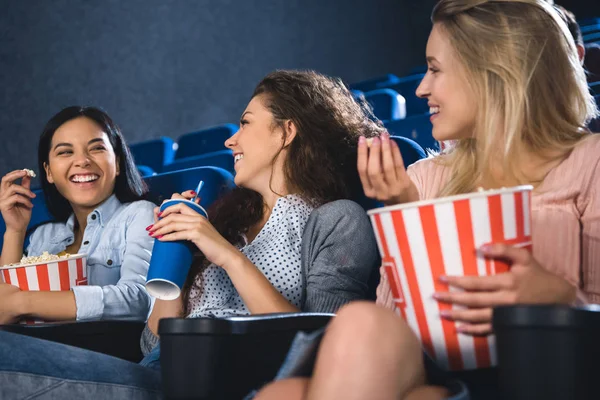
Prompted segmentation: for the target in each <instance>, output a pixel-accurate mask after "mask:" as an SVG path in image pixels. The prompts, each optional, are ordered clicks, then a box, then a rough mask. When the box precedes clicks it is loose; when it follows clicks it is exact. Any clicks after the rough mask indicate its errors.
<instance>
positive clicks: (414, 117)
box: [130, 74, 600, 177]
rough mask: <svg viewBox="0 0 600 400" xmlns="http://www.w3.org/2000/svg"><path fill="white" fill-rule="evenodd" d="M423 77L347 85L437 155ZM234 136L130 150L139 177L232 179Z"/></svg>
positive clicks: (188, 137) (217, 134) (392, 126)
mask: <svg viewBox="0 0 600 400" xmlns="http://www.w3.org/2000/svg"><path fill="white" fill-rule="evenodd" d="M423 76H424V75H423V74H416V75H411V76H407V77H404V78H398V77H397V76H395V75H392V74H388V75H385V76H383V77H380V78H374V79H371V80H368V81H363V82H360V83H357V84H355V85H352V87H353V88H354V89H353V90H352V91H353V94H354V95H355V96H356V97H357V98H358V99H361V100H364V101H367V102H369V104H371V106H372V107H373V111H374V115H375V117H377V118H378V119H380V120H381V121H383V124H384V125H385V127H386V128H387V129H388V131H389V132H390V134H392V135H395V136H401V137H405V138H409V139H411V140H414V141H415V142H417V143H418V144H419V145H420V146H421V147H423V148H424V149H432V150H439V144H438V143H437V141H436V140H435V139H434V138H433V136H432V134H431V129H432V127H431V122H430V121H429V118H430V115H429V109H428V107H427V101H426V100H425V99H419V98H418V97H416V95H415V94H414V92H415V90H416V88H417V86H418V85H419V82H420V81H421V79H423ZM590 91H591V93H592V94H594V95H595V99H596V103H597V104H599V105H600V82H595V83H591V84H590ZM599 128H600V121H599V120H596V121H592V123H591V124H590V129H592V131H594V132H598V130H599ZM236 131H237V126H236V125H234V124H224V125H219V126H215V127H212V128H208V129H203V130H200V131H197V132H191V133H187V134H185V135H182V136H180V137H179V138H178V139H177V141H174V140H173V139H171V138H168V137H161V138H158V139H152V140H148V141H144V142H140V143H135V144H132V145H131V146H130V147H131V151H132V153H133V156H134V158H135V160H136V164H137V165H138V169H139V170H140V172H141V173H142V176H144V177H148V176H152V175H155V174H159V173H165V172H173V171H179V170H183V169H188V168H194V167H202V166H214V167H219V168H223V169H224V170H226V171H229V172H230V173H232V174H235V171H234V169H233V157H232V156H231V151H230V150H227V149H226V148H225V146H224V142H225V140H227V139H228V138H229V137H231V136H232V135H233V134H234V133H235V132H236Z"/></svg>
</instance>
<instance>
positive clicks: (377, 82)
mask: <svg viewBox="0 0 600 400" xmlns="http://www.w3.org/2000/svg"><path fill="white" fill-rule="evenodd" d="M399 80H400V78H398V77H397V76H396V75H394V74H386V75H383V76H378V77H375V78H371V79H367V80H364V81H360V82H356V83H354V84H352V85H350V87H351V88H352V89H355V90H359V91H361V92H369V91H371V90H375V89H381V88H386V87H388V86H391V85H393V84H395V83H397V82H398V81H399Z"/></svg>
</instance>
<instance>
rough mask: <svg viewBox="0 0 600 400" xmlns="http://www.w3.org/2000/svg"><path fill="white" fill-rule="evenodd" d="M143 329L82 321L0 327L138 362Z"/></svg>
mask: <svg viewBox="0 0 600 400" xmlns="http://www.w3.org/2000/svg"><path fill="white" fill-rule="evenodd" d="M144 325H145V323H144V322H141V321H83V322H55V323H44V324H35V325H20V324H14V325H0V330H4V331H7V332H12V333H18V334H21V335H26V336H32V337H36V338H38V339H44V340H49V341H51V342H58V343H62V344H66V345H69V346H75V347H79V348H82V349H87V350H91V351H96V352H99V353H103V354H108V355H111V356H114V357H118V358H122V359H125V360H128V361H132V362H139V361H140V360H141V359H142V352H141V349H140V337H141V334H142V330H143V329H144Z"/></svg>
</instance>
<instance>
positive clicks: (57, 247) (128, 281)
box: [27, 195, 155, 321]
mask: <svg viewBox="0 0 600 400" xmlns="http://www.w3.org/2000/svg"><path fill="white" fill-rule="evenodd" d="M154 207H155V205H154V204H152V203H150V202H149V201H135V202H132V203H125V204H123V203H121V202H120V201H119V200H118V199H117V198H116V196H115V195H112V196H111V197H109V198H108V199H107V200H106V201H105V202H104V203H102V204H101V205H100V206H99V207H98V208H96V209H95V210H94V211H92V212H91V213H90V215H88V218H87V227H86V228H85V232H84V234H83V241H82V244H81V248H80V249H79V253H80V254H81V253H86V254H87V269H88V271H87V273H88V275H87V276H88V286H76V287H74V288H73V289H72V290H73V293H74V294H75V302H76V305H77V320H91V319H128V320H140V321H145V320H146V319H147V317H148V313H149V311H150V309H151V306H152V301H153V300H152V298H151V297H150V295H148V293H147V292H146V288H145V283H146V275H147V274H148V266H149V263H150V256H151V255H152V246H153V245H154V239H153V238H152V237H150V236H148V232H146V229H145V228H146V227H147V226H148V225H150V224H152V223H154V215H153V209H154ZM74 224H75V216H74V215H71V216H70V217H69V219H68V220H67V222H66V223H62V222H53V223H49V224H46V225H42V226H40V227H39V228H37V229H36V230H35V231H34V232H33V234H32V235H31V238H30V242H29V246H28V247H27V254H28V255H29V256H37V255H40V254H42V253H43V252H44V251H47V252H49V253H50V254H58V253H60V252H61V251H64V250H65V249H66V248H67V246H69V245H70V244H72V243H73V241H74V240H75V237H74V234H73V227H74Z"/></svg>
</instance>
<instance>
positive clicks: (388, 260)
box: [369, 186, 532, 371]
mask: <svg viewBox="0 0 600 400" xmlns="http://www.w3.org/2000/svg"><path fill="white" fill-rule="evenodd" d="M531 190H532V187H531V186H518V187H514V188H507V189H500V190H491V191H484V192H475V193H469V194H466V195H459V196H453V197H446V198H440V199H435V200H430V201H421V202H416V203H408V204H402V205H397V206H391V207H384V208H379V209H375V210H371V211H369V216H370V218H371V222H372V224H373V229H374V231H375V236H376V238H377V244H378V246H379V252H380V254H381V257H382V260H383V267H384V269H385V273H386V276H387V278H388V280H389V282H390V287H391V290H392V294H393V297H394V302H395V304H396V309H397V311H398V312H399V313H400V315H401V316H402V317H403V318H404V319H405V320H406V321H407V323H408V324H409V326H410V327H411V328H412V329H413V331H414V332H415V334H416V335H417V337H418V338H419V340H420V341H421V343H422V345H423V348H424V350H425V351H426V352H427V353H428V354H429V355H430V356H431V357H432V358H433V359H434V360H436V362H437V363H438V365H440V366H441V367H442V368H445V369H447V370H452V371H460V370H468V369H475V368H485V367H491V366H494V365H496V364H497V361H496V349H495V337H494V336H493V335H490V336H487V337H482V336H479V337H473V336H468V335H464V334H459V333H458V332H457V331H456V326H455V322H453V321H448V320H445V319H442V318H440V311H442V310H449V309H451V308H453V307H454V308H459V307H458V306H454V305H451V304H444V303H441V302H438V301H436V300H435V299H434V298H433V294H434V293H435V292H438V291H439V292H442V291H448V290H458V289H455V288H450V289H448V285H447V284H444V283H442V282H441V281H440V280H439V277H440V276H441V275H472V276H486V275H493V274H499V273H503V272H507V271H508V269H509V268H510V266H509V265H508V264H507V263H505V262H502V261H499V260H491V259H486V258H483V257H481V256H478V255H477V252H476V251H477V249H478V248H479V247H481V246H482V245H484V244H491V243H505V244H508V245H513V246H518V247H526V248H528V249H529V250H531Z"/></svg>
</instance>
